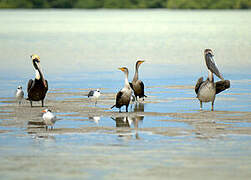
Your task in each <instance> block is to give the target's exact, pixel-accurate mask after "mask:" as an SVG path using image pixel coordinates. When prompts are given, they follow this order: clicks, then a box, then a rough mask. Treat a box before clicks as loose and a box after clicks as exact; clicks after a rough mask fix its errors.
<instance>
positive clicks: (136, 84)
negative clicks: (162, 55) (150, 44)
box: [130, 60, 147, 101]
mask: <svg viewBox="0 0 251 180" xmlns="http://www.w3.org/2000/svg"><path fill="white" fill-rule="evenodd" d="M143 62H145V61H141V60H140V61H137V62H136V65H135V74H134V77H133V80H132V82H131V83H130V86H131V88H132V90H133V92H134V95H135V97H136V101H137V100H138V99H137V97H139V98H142V97H143V100H144V97H147V96H146V95H145V93H144V83H143V82H142V81H141V80H139V66H140V65H141V64H142V63H143Z"/></svg>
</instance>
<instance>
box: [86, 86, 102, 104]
mask: <svg viewBox="0 0 251 180" xmlns="http://www.w3.org/2000/svg"><path fill="white" fill-rule="evenodd" d="M100 95H101V92H100V90H99V89H97V90H94V91H93V90H91V91H90V92H89V93H88V98H89V97H91V98H94V99H95V100H96V102H95V106H96V105H97V101H98V98H99V96H100Z"/></svg>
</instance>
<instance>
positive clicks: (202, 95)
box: [195, 49, 230, 111]
mask: <svg viewBox="0 0 251 180" xmlns="http://www.w3.org/2000/svg"><path fill="white" fill-rule="evenodd" d="M204 56H205V61H206V65H207V68H208V78H207V80H206V81H203V77H200V78H199V79H198V81H197V84H196V86H195V92H196V94H197V98H198V99H199V101H200V109H202V102H212V108H211V110H212V111H213V110H214V100H215V95H216V94H218V93H220V92H222V91H224V90H225V89H228V88H229V87H230V81H229V80H224V78H223V77H222V75H221V73H220V72H219V70H218V68H217V65H216V63H215V61H214V59H213V52H212V50H211V49H205V51H204ZM213 74H215V75H216V76H218V77H219V78H220V79H221V81H218V82H216V83H214V76H213Z"/></svg>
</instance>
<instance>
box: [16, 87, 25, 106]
mask: <svg viewBox="0 0 251 180" xmlns="http://www.w3.org/2000/svg"><path fill="white" fill-rule="evenodd" d="M23 98H24V92H23V90H22V86H18V87H17V90H16V100H17V102H18V104H21V102H22V100H23Z"/></svg>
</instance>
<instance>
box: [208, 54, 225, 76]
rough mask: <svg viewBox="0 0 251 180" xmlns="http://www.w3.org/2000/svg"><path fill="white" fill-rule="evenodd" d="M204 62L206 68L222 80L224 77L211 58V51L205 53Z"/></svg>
mask: <svg viewBox="0 0 251 180" xmlns="http://www.w3.org/2000/svg"><path fill="white" fill-rule="evenodd" d="M206 64H207V68H208V69H209V70H210V71H211V72H212V73H214V74H215V75H216V76H217V77H218V78H220V79H221V80H224V78H223V77H222V75H221V73H220V71H219V69H218V67H217V65H216V63H215V61H214V58H213V55H212V54H211V53H208V54H207V55H206Z"/></svg>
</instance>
